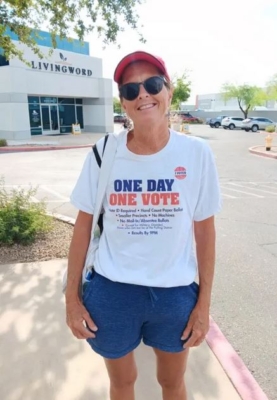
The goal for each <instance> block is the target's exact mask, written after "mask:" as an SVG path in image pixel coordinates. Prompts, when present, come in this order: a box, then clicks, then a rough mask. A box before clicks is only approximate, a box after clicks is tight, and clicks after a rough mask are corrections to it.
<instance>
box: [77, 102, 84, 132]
mask: <svg viewBox="0 0 277 400" xmlns="http://www.w3.org/2000/svg"><path fill="white" fill-rule="evenodd" d="M76 116H77V123H78V124H80V127H81V129H84V119H83V107H81V106H77V107H76Z"/></svg>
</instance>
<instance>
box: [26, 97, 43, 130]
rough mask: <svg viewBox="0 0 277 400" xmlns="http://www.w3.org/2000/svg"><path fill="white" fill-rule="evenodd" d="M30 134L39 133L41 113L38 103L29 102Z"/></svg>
mask: <svg viewBox="0 0 277 400" xmlns="http://www.w3.org/2000/svg"><path fill="white" fill-rule="evenodd" d="M29 119H30V127H31V135H41V134H42V129H41V113H40V105H39V104H29Z"/></svg>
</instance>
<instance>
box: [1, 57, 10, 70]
mask: <svg viewBox="0 0 277 400" xmlns="http://www.w3.org/2000/svg"><path fill="white" fill-rule="evenodd" d="M9 64H10V63H9V61H8V60H7V59H6V57H4V56H3V55H2V54H0V67H5V66H6V65H9Z"/></svg>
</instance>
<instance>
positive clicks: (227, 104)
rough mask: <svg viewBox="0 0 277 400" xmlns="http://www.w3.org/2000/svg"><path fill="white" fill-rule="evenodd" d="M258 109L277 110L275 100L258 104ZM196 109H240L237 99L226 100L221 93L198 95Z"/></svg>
mask: <svg viewBox="0 0 277 400" xmlns="http://www.w3.org/2000/svg"><path fill="white" fill-rule="evenodd" d="M256 109H257V110H276V109H277V103H276V102H275V101H266V102H265V103H264V105H263V106H257V107H256ZM195 110H206V111H239V110H240V108H239V105H238V101H237V99H235V98H234V99H230V100H228V101H225V100H224V99H223V98H222V94H221V93H211V94H200V95H197V96H196V100H195Z"/></svg>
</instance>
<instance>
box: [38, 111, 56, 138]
mask: <svg viewBox="0 0 277 400" xmlns="http://www.w3.org/2000/svg"><path fill="white" fill-rule="evenodd" d="M41 115H42V128H43V133H44V134H55V133H59V122H58V108H57V106H52V105H42V106H41Z"/></svg>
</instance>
